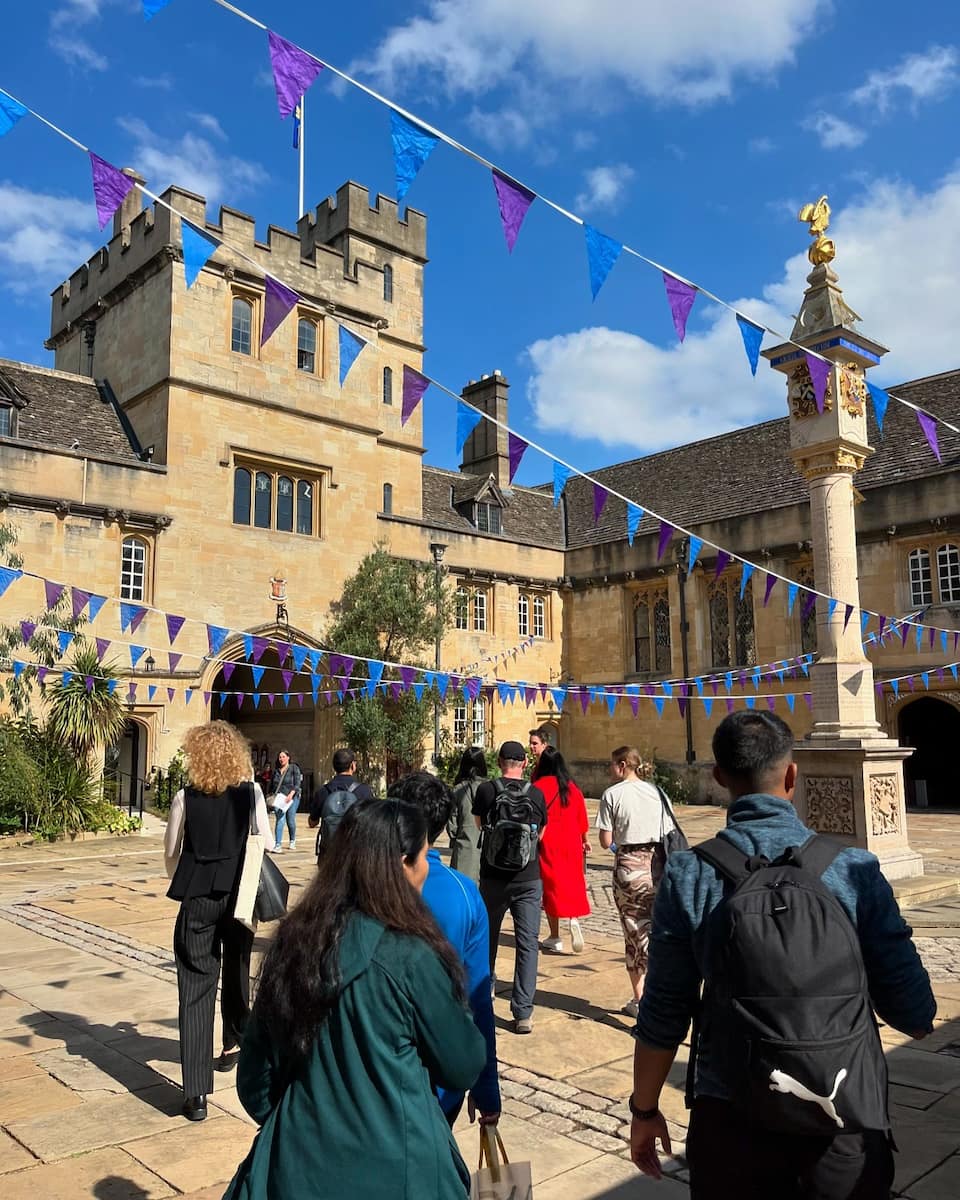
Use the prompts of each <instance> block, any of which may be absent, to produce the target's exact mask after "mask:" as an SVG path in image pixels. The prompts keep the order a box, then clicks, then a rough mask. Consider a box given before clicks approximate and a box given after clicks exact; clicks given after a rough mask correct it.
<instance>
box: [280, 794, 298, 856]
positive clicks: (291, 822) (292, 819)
mask: <svg viewBox="0 0 960 1200" xmlns="http://www.w3.org/2000/svg"><path fill="white" fill-rule="evenodd" d="M299 807H300V797H299V796H298V797H297V798H296V800H294V802H293V803H292V804H291V805H290V807H289V808H288V809H287V811H286V812H285V813H282V812H281V811H280V810H279V809H277V810H276V813H277V835H276V839H275V843H274V844H275V845H277V846H279V845H280V842H281V841H282V840H283V826H284V822H286V826H287V829H289V831H290V841H291V843H292V842H295V841H296V840H297V809H298V808H299Z"/></svg>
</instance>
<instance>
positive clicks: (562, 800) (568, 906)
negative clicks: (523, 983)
mask: <svg viewBox="0 0 960 1200" xmlns="http://www.w3.org/2000/svg"><path fill="white" fill-rule="evenodd" d="M530 780H531V782H532V783H535V784H536V785H537V787H538V788H539V789H540V791H541V792H542V793H543V798H544V799H545V800H546V802H547V827H546V829H545V830H544V831H543V838H542V840H541V842H540V878H541V879H542V880H543V911H544V912H545V913H546V915H547V924H548V925H549V927H550V936H549V937H547V938H544V940H543V941H542V942H541V943H540V949H541V950H546V951H547V952H548V953H551V954H563V952H564V946H563V938H561V936H560V921H561V919H562V918H567V917H569V919H570V946H571V949H572V950H573V952H574V954H581V953H582V952H583V930H582V929H581V928H580V921H579V920H578V918H579V917H586V916H588V915H589V913H590V901H589V900H588V899H587V885H586V878H585V875H584V856H585V855H587V854H589V853H590V838H589V836H588V831H589V829H590V822H589V820H588V818H587V805H586V802H585V801H584V798H583V792H581V791H580V789H579V788H578V787H577V785H576V784H575V783H574V781H573V780H572V779H571V777H570V772H569V770H568V769H567V764H566V761H565V760H564V757H563V755H562V754H561V753H560V751H559V750H556V749H554V747H553V746H545V747H544V748H543V750H541V752H540V757H539V758H538V759H537V762H536V764H535V766H534V768H533V773H532V774H531V776H530Z"/></svg>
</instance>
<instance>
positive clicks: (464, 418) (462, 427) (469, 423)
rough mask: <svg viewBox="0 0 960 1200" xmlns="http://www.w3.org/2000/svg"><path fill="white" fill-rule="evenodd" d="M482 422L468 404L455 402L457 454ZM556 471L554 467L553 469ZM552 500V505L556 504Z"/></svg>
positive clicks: (461, 452) (460, 452) (459, 401)
mask: <svg viewBox="0 0 960 1200" xmlns="http://www.w3.org/2000/svg"><path fill="white" fill-rule="evenodd" d="M482 420H483V415H482V414H481V413H478V412H477V410H476V409H475V408H471V407H470V405H469V404H466V403H464V401H463V400H458V401H457V453H458V454H461V455H462V454H463V448H464V446H465V445H466V444H467V438H469V436H470V434H471V433H473V431H474V430H475V429H476V427H477V426H478V425H479V424H480V422H481V421H482ZM554 471H556V467H554ZM556 502H557V501H556V500H554V504H556Z"/></svg>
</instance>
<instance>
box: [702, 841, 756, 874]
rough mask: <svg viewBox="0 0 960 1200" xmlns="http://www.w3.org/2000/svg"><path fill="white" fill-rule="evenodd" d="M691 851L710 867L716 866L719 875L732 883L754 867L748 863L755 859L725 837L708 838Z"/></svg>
mask: <svg viewBox="0 0 960 1200" xmlns="http://www.w3.org/2000/svg"><path fill="white" fill-rule="evenodd" d="M693 852H694V854H696V856H697V857H698V858H701V859H703V861H704V862H706V863H709V864H710V866H711V867H716V869H717V870H718V871H719V872H720V874H721V875H723V876H724V877H725V878H727V879H729V880H731V881H732V882H733V883H740V882H742V880H744V879H746V878H747V876H748V875H749V874H750V872H751V870H753V869H754V867H753V866H751V865H750V864H751V862H752V861H755V860H751V859H750V858H749V856H748V855H746V854H744V852H743V851H742V850H738V849H737V847H736V846H734V845H732V844H731V843H730V842H728V841H727V840H726V839H725V838H719V837H715V838H710V840H709V841H707V842H701V843H700V845H699V846H694V848H693Z"/></svg>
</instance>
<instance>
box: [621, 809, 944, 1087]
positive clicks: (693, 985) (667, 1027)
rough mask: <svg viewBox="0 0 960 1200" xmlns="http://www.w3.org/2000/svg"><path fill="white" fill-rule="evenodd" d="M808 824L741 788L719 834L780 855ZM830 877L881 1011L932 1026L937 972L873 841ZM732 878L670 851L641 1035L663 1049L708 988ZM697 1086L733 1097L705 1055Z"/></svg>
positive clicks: (805, 833)
mask: <svg viewBox="0 0 960 1200" xmlns="http://www.w3.org/2000/svg"><path fill="white" fill-rule="evenodd" d="M812 833H813V830H810V829H807V828H806V826H805V825H804V824H803V822H802V821H801V820H800V818H799V817H798V816H797V813H796V810H795V809H794V807H793V805H792V804H791V803H790V801H789V800H784V799H782V798H780V797H777V796H764V795H753V796H741V797H740V798H739V799H738V800H735V801H734V802H733V803H732V804H731V805H730V809H729V811H728V813H727V826H726V828H725V829H722V830H721V831H720V833H719V835H718V836H720V837H722V838H724V839H725V840H726V841H728V842H731V843H732V844H733V845H735V846H737V847H738V848H739V849H741V850H743V851H744V853H745V854H747V855H751V854H763V855H766V856H767V857H768V858H771V859H772V858H776V857H777V856H778V855H779V854H781V853H782V852H783V851H784V850H785V849H786V848H787V847H788V846H800V845H802V844H803V842H805V841H806V840H807V838H809V837H810V836H811V835H812ZM823 882H824V884H825V885H826V886H827V887H828V888H829V889H830V890H831V891H832V892H833V893H834V895H835V896H836V897H837V899H838V900H839V901H840V903H841V904H842V905H843V907H844V909H845V910H846V912H847V914H848V915H849V917H850V920H851V921H852V922H853V924H854V926H855V927H856V930H857V936H858V938H859V940H860V948H861V950H862V952H863V961H864V965H865V967H866V971H867V980H868V983H869V987H870V999H871V1002H872V1003H873V1007H874V1009H875V1010H876V1012H877V1014H878V1015H879V1017H880V1018H881V1019H882V1020H883V1021H885V1022H886V1023H887V1024H888V1025H892V1026H893V1028H894V1029H899V1030H900V1031H901V1032H902V1033H908V1032H915V1031H917V1030H920V1029H930V1028H931V1027H932V1024H933V1018H934V1015H935V1014H936V1011H937V1002H936V1000H935V999H934V996H933V992H932V990H931V988H930V980H929V977H928V976H927V972H926V970H925V969H924V967H923V964H922V963H921V961H920V956H919V954H918V953H917V949H916V947H915V946H914V944H913V942H912V941H911V934H912V932H913V931H912V930H911V929H910V927H909V925H907V924H906V922H905V921H904V919H903V917H901V915H900V909H899V907H898V906H897V902H896V900H895V898H894V895H893V891H892V889H891V887H890V884H889V883H888V882H887V880H886V879H885V878H884V877H883V875H882V874H881V873H880V863H879V861H878V859H877V858H876V856H875V855H873V854H870V853H868V852H867V851H866V850H856V849H848V850H843V851H841V852H840V854H838V855H837V857H836V858H835V859H834V861H833V862H832V863H831V865H830V866H829V867H828V868H827V870H826V871H824V873H823ZM723 890H724V881H723V879H722V878H721V877H720V876H719V875H718V873H717V872H716V870H715V869H714V868H713V867H712V866H710V865H708V864H707V863H704V862H703V861H701V860H700V859H699V858H697V857H696V855H695V854H694V853H693V852H692V851H683V852H681V853H679V854H673V855H671V857H670V859H669V861H668V863H667V866H666V870H665V871H664V875H663V879H662V881H661V883H660V887H659V888H658V890H657V898H656V902H655V904H654V909H653V930H652V933H651V937H650V965H649V968H648V971H647V977H646V981H645V983H644V989H643V999H642V1001H641V1003H640V1015H639V1016H638V1018H637V1027H636V1031H635V1033H636V1037H637V1039H638V1040H639V1041H641V1042H643V1043H644V1044H645V1045H648V1046H653V1047H654V1048H655V1049H658V1050H668V1049H670V1050H672V1049H675V1048H676V1047H677V1046H679V1045H680V1043H681V1042H682V1041H683V1040H684V1038H685V1037H686V1033H687V1028H688V1026H689V1024H690V1020H691V1018H692V1016H693V1013H694V1011H695V1009H696V1006H697V1003H698V1001H699V996H700V983H701V980H702V979H703V968H704V961H705V938H704V934H703V925H704V921H705V920H706V918H707V917H708V916H709V915H710V913H711V912H712V911H713V909H714V908H716V906H717V905H718V904H719V903H720V900H721V898H722V896H723ZM696 1094H697V1095H698V1096H700V1095H705V1096H717V1097H720V1098H725V1097H726V1095H727V1093H726V1090H725V1089H724V1086H723V1081H722V1080H721V1079H719V1078H717V1077H715V1076H714V1075H713V1074H712V1073H711V1070H710V1063H709V1060H708V1058H707V1056H706V1054H701V1055H699V1056H698V1060H697V1072H696Z"/></svg>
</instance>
